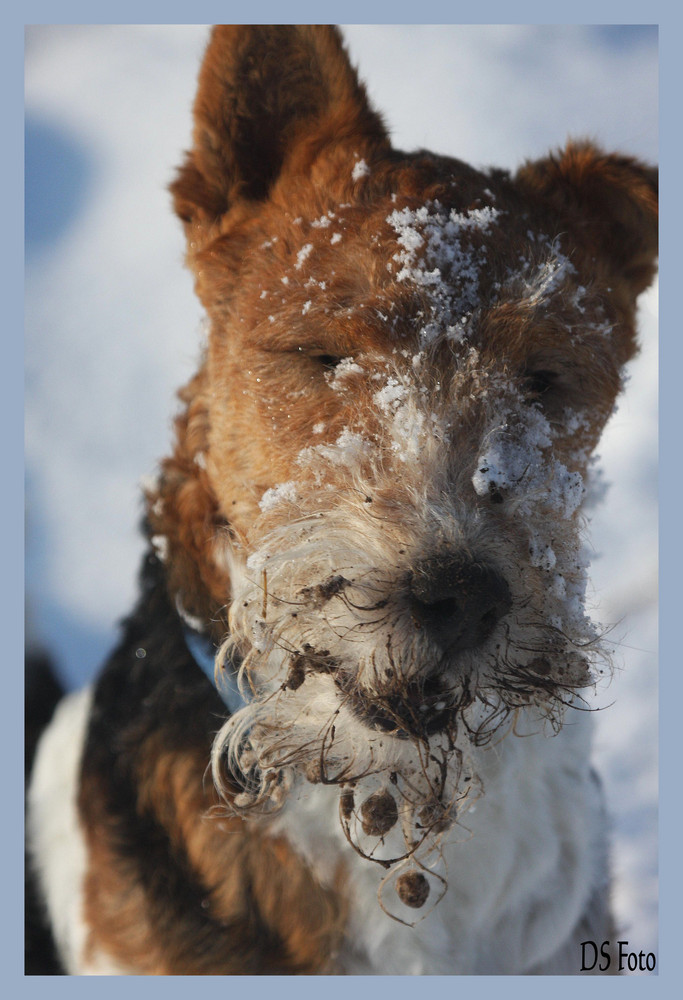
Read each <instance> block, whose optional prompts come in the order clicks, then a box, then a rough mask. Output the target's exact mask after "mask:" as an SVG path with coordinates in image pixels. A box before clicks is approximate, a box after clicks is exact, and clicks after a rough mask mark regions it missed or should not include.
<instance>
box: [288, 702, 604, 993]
mask: <svg viewBox="0 0 683 1000" xmlns="http://www.w3.org/2000/svg"><path fill="white" fill-rule="evenodd" d="M589 724H590V720H585V721H584V720H580V721H579V722H578V723H577V725H576V726H572V727H569V728H567V729H565V730H563V731H562V732H561V733H560V734H559V735H558V736H556V737H554V738H549V737H547V736H544V735H542V734H540V733H538V734H536V735H531V736H526V737H524V738H521V737H516V736H514V735H510V736H508V737H507V738H506V739H504V740H503V741H502V742H501V743H500V744H499V745H498V746H496V747H492V748H489V749H488V750H486V751H482V755H481V768H482V771H481V776H482V782H483V786H484V794H483V795H482V797H481V798H480V799H479V800H478V801H477V802H476V804H475V805H474V807H472V808H470V809H469V810H468V811H467V812H466V813H465V814H464V815H463V816H462V817H461V818H460V820H459V822H458V823H457V824H456V825H455V826H454V828H453V829H452V830H451V831H449V833H448V834H446V838H445V840H444V845H443V851H442V858H441V860H440V861H438V862H437V864H436V867H437V870H439V871H440V872H441V873H442V874H443V875H444V877H445V880H446V883H447V889H446V892H445V894H444V895H443V897H442V898H441V900H440V901H439V902H438V904H436V905H432V906H431V908H430V902H431V901H430V900H428V901H427V903H426V904H425V905H424V907H423V908H421V909H412V910H411V909H409V908H408V907H406V906H402V905H401V904H400V903H398V902H397V897H396V894H395V888H394V884H393V881H392V879H391V877H388V878H387V877H386V876H387V872H386V871H385V869H384V868H382V867H381V866H380V865H378V864H375V863H373V862H372V861H369V860H366V859H364V858H361V857H360V856H359V855H358V854H357V853H356V852H355V851H354V850H353V848H352V847H351V846H350V845H349V844H348V843H347V840H346V838H345V837H344V833H343V831H342V828H341V825H340V822H339V809H338V797H339V793H338V790H336V789H335V788H332V787H325V786H315V787H313V786H307V787H306V789H305V790H303V791H302V792H301V793H300V796H299V798H298V799H297V800H296V802H292V803H291V804H290V805H289V806H288V807H287V808H286V809H285V811H284V813H283V814H282V815H281V817H280V818H279V819H278V821H277V829H278V831H279V832H282V833H284V834H285V835H286V836H287V838H288V840H289V841H290V843H291V844H292V845H293V846H294V847H295V848H296V850H297V851H298V852H299V853H300V854H301V855H302V856H303V857H304V858H305V859H306V861H307V863H308V864H310V865H311V866H312V867H313V868H314V870H315V872H316V874H317V876H318V878H319V879H320V880H321V882H322V883H323V884H325V885H327V886H331V885H333V884H334V882H335V879H337V880H338V875H339V870H340V866H343V871H344V878H343V880H342V881H343V885H344V887H345V889H344V891H345V893H346V896H347V900H346V902H347V905H348V914H349V916H348V924H347V933H346V935H345V940H344V945H343V946H342V948H341V950H340V952H339V954H338V955H337V956H336V964H337V969H338V971H339V972H341V973H346V974H352V975H353V974H357V975H361V974H437V975H438V974H465V975H467V974H497V973H503V972H505V973H510V972H517V973H524V972H525V971H530V970H533V969H534V968H535V967H536V966H537V965H538V964H539V963H543V962H545V961H547V960H548V959H549V958H552V956H553V954H554V953H555V952H556V951H557V950H558V948H560V946H561V945H562V943H563V942H565V941H566V939H567V938H568V936H569V935H570V934H571V931H572V929H573V928H574V926H575V925H576V923H577V922H578V920H579V918H580V916H581V914H582V912H583V910H584V908H585V906H586V902H587V900H588V898H589V895H590V892H591V889H592V886H593V885H594V884H595V878H596V872H597V870H598V869H599V865H600V856H601V844H602V829H601V825H602V820H601V804H600V795H599V790H598V789H597V787H596V786H595V784H594V783H593V781H592V779H591V776H590V771H589V769H588V766H587V760H588V743H589V737H588V733H587V729H588V727H589ZM383 880H384V885H383V887H382V888H380V884H381V883H382V882H383ZM380 898H381V902H380ZM388 910H391V912H392V913H394V914H397V915H400V918H401V919H403V920H405V921H406V922H409V923H412V924H413V926H406V925H405V924H402V923H400V922H399V921H397V920H395V919H392V917H391V916H389V915H388V913H387V911H388Z"/></svg>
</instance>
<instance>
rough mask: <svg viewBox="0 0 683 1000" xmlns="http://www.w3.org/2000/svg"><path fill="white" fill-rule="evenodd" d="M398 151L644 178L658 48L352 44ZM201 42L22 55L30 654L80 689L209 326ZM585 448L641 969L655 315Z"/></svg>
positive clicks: (624, 926)
mask: <svg viewBox="0 0 683 1000" xmlns="http://www.w3.org/2000/svg"><path fill="white" fill-rule="evenodd" d="M346 37H347V41H348V44H349V48H350V52H351V56H352V59H353V61H354V63H356V64H357V65H358V66H359V68H360V72H361V77H362V78H363V79H364V80H365V81H366V83H367V86H368V91H369V95H370V98H371V100H372V101H373V102H374V104H375V106H376V107H378V108H379V109H380V110H381V111H382V112H383V113H384V115H385V119H386V121H387V123H388V125H389V126H390V129H391V132H392V135H393V139H394V142H395V145H397V146H398V147H402V148H406V149H410V148H416V147H419V146H426V147H429V148H432V149H434V150H436V151H438V152H442V153H447V154H451V155H454V156H457V157H459V158H461V159H464V160H468V161H470V162H472V163H474V164H476V165H479V166H486V165H489V164H495V165H497V166H503V167H508V168H510V169H514V168H515V167H516V166H517V165H518V164H519V163H520V162H521V161H522V160H523V159H524V158H527V157H535V156H541V155H543V154H544V153H545V152H546V151H547V150H548V149H549V148H552V147H557V146H559V145H561V144H562V143H563V142H564V141H565V139H566V137H567V135H574V136H589V137H592V138H594V139H596V140H597V141H599V142H600V143H601V144H602V145H603V146H605V147H606V148H607V147H608V148H614V149H620V150H623V151H625V152H630V153H634V154H636V155H638V156H641V157H643V158H645V159H647V160H650V161H653V162H656V161H657V159H658V151H657V34H656V29H653V28H648V27H638V26H635V27H626V26H602V27H601V26H593V27H582V26H554V25H550V26H533V25H531V26H524V25H521V26H516V25H515V26H496V25H485V26H474V25H464V26H450V25H449V26H421V25H410V26H386V25H379V26H351V27H349V28H348V29H347V30H346ZM205 39H206V29H205V28H204V27H203V26H187V25H179V26H158V25H151V26H144V25H136V26H131V27H126V26H78V25H76V26H35V27H29V28H28V29H27V33H26V382H25V385H26V474H27V482H26V514H27V516H26V581H27V595H28V596H27V622H28V624H27V637H28V641H29V643H35V644H39V645H43V646H45V647H47V648H48V649H49V650H50V651H51V652H52V653H53V655H54V657H55V658H56V661H57V664H58V667H59V670H60V672H61V674H62V677H63V678H64V680H65V682H66V683H67V684H68V685H69V686H70V687H75V686H78V685H80V684H82V683H83V682H85V681H86V680H87V679H88V678H89V677H90V676H91V675H92V673H93V672H94V670H95V669H96V668H97V666H98V665H99V663H100V662H101V661H102V659H103V657H104V656H105V654H106V652H107V650H108V649H109V647H110V646H111V644H112V642H113V641H114V639H115V635H116V631H115V623H116V621H117V620H118V619H120V618H121V617H122V616H123V615H125V614H126V613H127V612H128V610H129V609H130V607H131V604H132V602H133V600H134V597H135V590H136V588H135V577H136V573H137V565H138V561H139V557H140V554H141V551H142V546H141V541H140V538H139V536H138V534H137V532H136V525H137V523H138V521H139V518H140V515H141V512H142V507H141V502H140V490H139V482H140V480H141V478H142V477H143V476H145V475H147V474H150V473H153V472H154V470H155V464H156V462H157V460H158V459H159V458H160V457H161V456H162V455H163V454H165V453H166V452H167V451H168V447H169V442H170V428H171V419H172V415H173V413H174V412H175V408H176V407H175V401H174V393H175V391H176V389H177V388H178V386H180V385H181V384H182V383H183V382H184V381H185V380H186V379H187V378H188V377H189V376H190V375H191V373H192V371H193V368H194V365H195V361H196V358H197V354H198V343H199V340H200V337H201V312H200V309H199V305H198V304H197V302H196V301H195V299H194V297H193V294H192V281H191V277H190V275H189V272H187V271H185V270H184V269H183V266H182V258H183V243H182V235H181V227H180V224H179V223H177V222H176V221H175V219H174V218H173V217H172V215H171V211H170V199H169V197H168V195H167V192H166V185H167V183H168V182H169V180H170V179H171V177H172V175H173V169H174V168H175V166H176V165H177V164H178V163H179V162H180V159H181V153H182V151H183V150H184V149H185V148H186V147H187V145H188V143H189V138H190V128H191V125H190V109H191V105H192V100H193V95H194V87H195V80H196V73H197V68H198V63H199V59H200V57H201V52H202V50H203V46H204V43H205ZM641 334H642V352H641V355H640V357H639V358H638V360H637V361H636V362H635V363H634V364H633V365H632V366H631V370H630V382H629V386H628V390H627V394H626V396H625V397H624V398H623V399H622V402H621V404H620V407H619V410H618V411H617V413H616V414H615V416H614V418H613V420H612V422H611V424H610V427H609V429H608V432H607V434H606V436H605V438H604V439H603V443H602V446H601V449H600V454H601V456H602V467H603V470H604V473H605V478H606V480H607V481H608V483H613V484H614V485H613V486H612V487H611V488H610V490H609V492H608V494H607V496H606V499H605V501H604V502H603V504H602V506H601V508H600V509H599V510H598V511H597V512H596V514H595V516H594V517H593V521H592V526H591V532H590V535H591V539H592V548H593V550H594V553H595V561H594V565H593V573H592V585H591V600H592V602H593V603H594V605H595V607H596V609H597V610H596V618H598V620H600V621H601V622H603V623H607V624H610V625H612V626H613V628H612V631H611V632H610V639H611V641H612V642H613V643H614V649H615V663H616V666H617V671H616V673H615V678H614V681H613V683H612V685H611V686H610V688H609V689H608V690H607V691H604V692H602V693H601V695H600V703H601V704H604V705H610V707H609V710H608V711H605V712H602V713H600V714H599V715H598V718H597V722H598V728H597V737H596V757H597V763H598V767H599V769H600V771H601V773H602V775H603V778H604V781H605V785H606V791H607V798H608V806H609V809H610V813H611V815H612V818H613V821H614V827H615V833H614V854H613V869H614V875H615V883H616V888H615V908H616V913H617V919H618V924H619V931H620V935H619V936H620V938H625V939H628V940H629V942H630V946H631V949H632V950H635V951H640V950H641V949H642V950H644V951H646V952H647V951H654V952H656V951H657V790H658V789H657V659H656V647H657V294H656V289H655V290H653V291H651V292H649V293H647V294H646V295H644V296H643V298H642V300H641Z"/></svg>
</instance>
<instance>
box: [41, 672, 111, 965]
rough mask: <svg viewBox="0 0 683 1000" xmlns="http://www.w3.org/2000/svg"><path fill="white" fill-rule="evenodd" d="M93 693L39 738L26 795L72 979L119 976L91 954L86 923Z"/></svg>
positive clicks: (71, 701)
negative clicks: (84, 795)
mask: <svg viewBox="0 0 683 1000" xmlns="http://www.w3.org/2000/svg"><path fill="white" fill-rule="evenodd" d="M91 703H92V691H91V689H90V688H86V689H85V690H83V691H79V692H77V693H75V694H70V695H67V697H66V698H64V699H63V700H62V702H61V704H60V705H59V706H58V707H57V710H56V712H55V715H54V718H53V720H52V722H51V723H50V725H49V726H48V728H47V729H46V730H45V732H44V734H43V736H42V737H41V740H40V743H39V745H38V750H37V752H36V758H35V763H34V767H33V776H32V779H31V787H30V789H29V794H28V805H29V808H28V839H29V845H30V851H31V855H32V859H33V864H34V866H35V869H36V873H37V876H38V881H39V884H40V887H41V890H42V894H43V898H44V901H45V905H46V907H47V911H48V915H49V918H50V922H51V924H52V930H53V934H54V937H55V943H56V945H57V949H58V951H59V954H60V958H61V960H62V962H63V964H64V967H65V969H66V972H67V973H68V974H69V975H83V976H88V975H118V974H121V973H122V972H123V970H122V969H121V968H120V967H119V966H117V965H116V964H115V963H114V962H112V961H111V960H110V959H109V958H108V957H107V956H106V955H104V954H103V953H100V952H98V953H96V954H93V953H91V952H90V953H88V959H87V961H86V959H85V955H86V951H87V927H86V924H85V921H84V917H83V879H84V876H85V870H86V863H87V852H86V845H85V840H84V837H83V831H82V830H81V826H80V822H79V819H78V812H77V795H78V782H79V772H80V763H81V758H82V755H83V745H84V741H85V735H86V730H87V724H88V718H89V715H90V706H91Z"/></svg>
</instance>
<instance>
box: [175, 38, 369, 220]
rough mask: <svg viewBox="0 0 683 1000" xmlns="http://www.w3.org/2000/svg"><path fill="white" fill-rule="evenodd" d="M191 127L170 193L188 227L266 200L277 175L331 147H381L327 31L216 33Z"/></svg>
mask: <svg viewBox="0 0 683 1000" xmlns="http://www.w3.org/2000/svg"><path fill="white" fill-rule="evenodd" d="M194 123H195V124H194V144H193V148H192V150H191V151H190V152H189V153H188V154H187V158H186V160H185V163H184V165H183V166H182V167H181V169H180V171H179V173H178V176H177V179H176V180H175V182H174V183H173V185H172V186H171V191H172V193H173V196H174V202H175V208H176V211H177V213H178V215H179V216H180V217H181V219H183V221H184V222H186V223H191V222H195V223H196V222H199V223H204V224H211V223H212V222H214V221H215V220H216V219H217V218H219V217H220V216H221V215H223V214H224V213H225V212H226V211H227V210H228V209H229V208H231V207H232V206H233V205H234V204H235V203H236V202H237V201H239V200H240V199H245V200H250V201H257V200H260V199H263V198H266V197H267V195H268V192H269V190H270V188H271V187H272V185H273V184H274V183H275V182H276V180H277V179H278V177H279V176H280V175H281V173H282V172H283V171H285V170H288V171H305V170H307V169H308V168H309V167H310V164H311V163H312V162H313V160H314V159H315V158H316V156H317V155H318V153H319V152H320V151H321V149H322V148H324V147H325V146H326V145H327V144H328V143H330V142H332V141H345V140H351V141H356V142H357V143H358V144H359V146H361V147H367V143H368V140H369V141H370V142H371V143H379V144H380V145H382V146H384V145H385V144H386V143H387V141H388V140H387V137H386V132H385V130H384V126H383V125H382V121H381V119H380V117H379V116H378V115H377V114H376V113H375V112H374V111H373V110H372V109H371V108H370V106H369V105H368V102H367V98H366V95H365V90H364V88H363V86H362V85H361V84H360V83H359V82H358V79H357V77H356V74H355V72H354V70H353V69H352V68H351V65H350V63H349V60H348V57H347V54H346V52H345V50H344V47H343V45H342V40H341V35H340V33H339V31H338V30H337V29H336V28H334V27H331V26H329V25H301V26H294V25H256V26H254V25H218V26H216V27H215V28H214V29H213V31H212V34H211V38H210V41H209V45H208V47H207V50H206V54H205V56H204V61H203V64H202V67H201V70H200V74H199V88H198V92H197V98H196V101H195V105H194Z"/></svg>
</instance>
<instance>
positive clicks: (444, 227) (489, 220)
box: [387, 201, 500, 345]
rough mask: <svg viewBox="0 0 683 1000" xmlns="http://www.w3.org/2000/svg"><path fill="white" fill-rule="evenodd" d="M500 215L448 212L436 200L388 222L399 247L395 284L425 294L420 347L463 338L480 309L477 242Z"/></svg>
mask: <svg viewBox="0 0 683 1000" xmlns="http://www.w3.org/2000/svg"><path fill="white" fill-rule="evenodd" d="M499 214H500V213H499V212H498V210H497V209H495V208H489V207H484V208H474V209H468V210H467V211H465V212H457V211H456V210H455V209H451V211H450V212H448V210H447V209H445V208H443V206H442V205H441V204H440V203H439V202H438V201H435V202H433V203H428V204H426V205H423V206H422V207H421V208H418V209H411V208H403V209H397V210H395V211H394V212H392V213H391V214H390V215H389V216H388V217H387V222H388V223H389V225H390V226H391V227H392V228H393V229H394V231H395V232H396V235H397V237H398V242H399V244H400V245H401V247H402V249H401V250H399V251H398V253H396V254H394V260H395V261H396V262H397V264H398V265H400V269H399V271H398V273H397V274H396V279H397V281H401V282H411V283H413V284H415V285H417V286H418V287H420V288H422V289H424V290H425V291H427V292H428V293H429V300H430V305H431V309H430V312H431V315H430V316H428V317H426V322H425V324H424V326H423V328H422V330H421V331H420V337H421V341H422V343H423V345H427V344H429V343H431V342H432V341H433V340H434V339H435V338H436V337H437V336H438V335H439V334H441V333H446V335H447V336H448V337H449V338H450V339H451V340H456V341H459V340H463V339H464V338H465V336H466V331H467V326H468V322H469V319H470V317H471V315H472V313H473V312H474V310H475V309H476V308H477V307H478V305H479V275H480V272H481V270H482V268H483V267H485V266H486V263H487V255H486V246H485V245H484V244H483V243H482V242H481V240H480V239H477V238H476V237H477V235H482V234H486V233H488V232H489V231H490V229H491V227H492V226H493V225H495V223H496V220H497V218H498V216H499ZM473 237H474V238H473ZM390 267H391V265H390Z"/></svg>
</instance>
